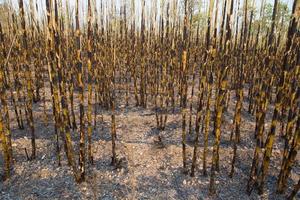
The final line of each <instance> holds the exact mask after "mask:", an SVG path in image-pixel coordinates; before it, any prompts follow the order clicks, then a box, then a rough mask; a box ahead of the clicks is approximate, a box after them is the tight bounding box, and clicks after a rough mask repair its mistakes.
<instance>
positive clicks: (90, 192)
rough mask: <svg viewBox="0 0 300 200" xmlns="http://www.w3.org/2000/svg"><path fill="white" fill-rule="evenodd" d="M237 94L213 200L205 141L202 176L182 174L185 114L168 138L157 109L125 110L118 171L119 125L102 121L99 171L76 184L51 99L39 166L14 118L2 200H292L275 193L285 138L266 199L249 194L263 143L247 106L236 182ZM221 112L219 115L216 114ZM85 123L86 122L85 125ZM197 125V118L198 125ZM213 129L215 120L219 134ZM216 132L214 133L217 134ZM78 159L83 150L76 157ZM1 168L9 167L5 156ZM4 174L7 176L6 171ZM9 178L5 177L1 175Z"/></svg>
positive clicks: (38, 117)
mask: <svg viewBox="0 0 300 200" xmlns="http://www.w3.org/2000/svg"><path fill="white" fill-rule="evenodd" d="M233 94H234V92H232V95H231V97H232V99H231V101H230V106H229V109H228V111H227V112H225V113H224V117H223V124H222V137H221V146H220V172H219V173H217V176H216V184H217V194H216V195H215V196H209V195H208V188H209V176H207V177H205V176H203V175H202V159H201V158H202V151H203V136H202V135H201V137H200V148H199V153H198V155H199V157H198V160H197V161H198V163H197V169H196V176H195V177H190V176H189V175H184V174H183V173H182V146H181V115H180V112H179V110H177V111H175V113H173V114H171V115H169V118H168V121H167V127H166V130H165V131H163V132H160V133H159V132H158V130H157V129H156V121H155V112H154V110H153V107H151V106H149V108H148V109H144V108H139V107H135V106H134V103H133V99H132V103H131V104H130V105H129V106H128V107H125V106H124V104H123V103H122V102H119V103H118V108H117V115H116V120H117V121H116V124H117V154H118V157H119V158H121V160H122V162H121V167H120V168H118V169H115V168H114V167H112V166H110V161H111V139H110V138H111V136H110V124H111V118H110V113H109V112H108V111H103V112H102V114H103V122H100V116H101V115H100V112H99V113H98V115H97V119H98V123H97V128H96V129H95V130H94V131H93V155H94V161H95V163H94V165H93V166H91V165H87V173H86V174H87V175H86V181H85V182H83V183H82V184H76V183H75V181H74V178H73V174H72V171H71V169H70V167H68V166H67V163H66V158H65V155H64V152H63V149H62V155H63V159H62V160H63V161H62V166H60V167H58V165H57V160H56V156H55V139H54V131H53V122H52V120H51V110H50V108H51V102H50V98H49V99H47V108H48V109H49V110H48V114H49V123H48V125H46V124H45V122H44V121H43V119H42V111H43V107H42V104H41V103H40V104H35V105H34V118H35V126H36V136H37V140H36V144H37V159H36V160H34V161H27V159H26V155H25V151H24V148H27V149H28V150H29V152H30V148H31V145H30V131H29V130H28V127H26V128H25V130H19V129H18V128H17V126H16V122H15V121H16V120H15V119H14V114H13V113H11V117H12V118H13V119H12V134H13V153H14V160H15V163H14V165H13V172H12V176H11V178H10V179H8V180H6V181H5V182H0V199H3V200H4V199H5V200H8V199H28V200H29V199H107V200H108V199H154V200H159V199H187V200H193V199H226V200H227V199H234V200H236V199H243V200H245V199H276V200H277V199H285V196H284V195H278V194H276V193H275V189H276V181H277V177H278V174H279V170H280V163H281V159H282V157H281V156H282V150H283V148H282V147H283V141H282V139H279V138H277V139H276V143H275V145H274V149H273V156H272V159H271V164H270V169H269V175H268V177H267V182H266V189H265V194H264V195H262V196H258V195H257V191H256V190H254V191H253V192H252V194H251V196H248V195H247V194H246V192H245V190H246V184H247V180H248V176H249V171H250V167H251V161H252V156H253V149H254V145H255V140H254V138H253V133H254V127H255V118H254V116H252V115H250V114H249V113H248V112H247V111H246V110H247V108H248V104H247V99H245V101H244V105H243V106H244V109H243V110H242V123H241V124H242V125H241V135H242V137H241V138H242V139H241V143H240V144H239V145H238V159H237V162H236V168H235V169H236V171H235V174H234V176H233V178H232V179H231V178H229V177H228V174H229V172H230V167H231V159H232V152H233V148H232V144H231V142H230V140H229V138H230V132H231V129H232V128H231V125H230V124H231V123H232V119H233V115H234V105H235V99H234V97H233V96H234V95H233ZM211 109H212V110H213V107H212V108H211ZM272 109H273V107H272V106H271V107H270V109H269V112H268V115H267V123H266V130H267V131H268V130H269V125H270V120H271V116H272ZM77 120H78V119H77ZM193 120H195V118H193ZM212 126H213V122H212V120H211V127H212ZM211 130H212V128H210V131H211ZM158 134H160V136H161V137H162V141H163V145H160V144H158V143H157V142H156V141H157V136H158ZM72 136H73V138H74V141H75V142H74V143H78V132H74V133H72ZM188 141H189V143H188V144H189V145H188V149H187V153H188V161H189V163H188V167H189V169H190V167H191V158H192V151H193V148H192V147H193V145H192V142H191V141H192V136H189V137H188ZM212 144H213V136H212V135H211V133H210V138H209V150H208V151H209V155H208V167H209V168H208V172H209V173H208V174H210V165H211V154H212ZM76 153H77V155H78V149H76ZM0 166H3V158H2V155H1V157H0ZM299 166H300V165H299V156H298V160H297V163H296V166H295V167H294V168H293V170H292V176H291V177H290V179H289V183H288V184H289V187H288V190H287V193H289V192H290V191H291V189H292V186H293V184H295V183H296V180H298V178H299V175H300V167H299ZM1 170H2V169H1ZM1 170H0V172H1V173H3V171H1ZM298 198H300V196H299V194H298Z"/></svg>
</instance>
